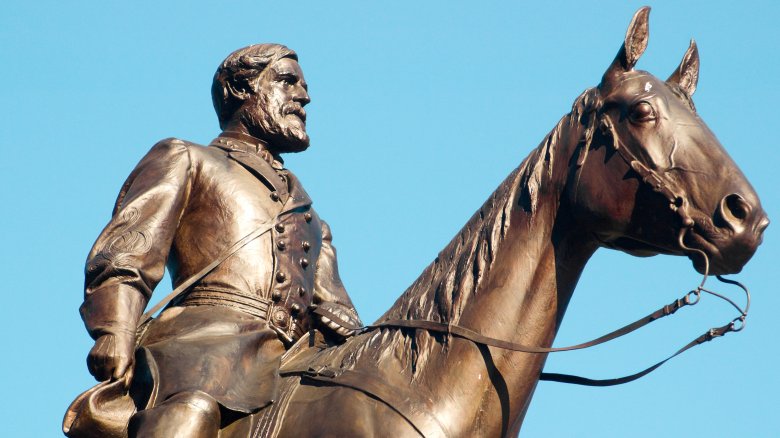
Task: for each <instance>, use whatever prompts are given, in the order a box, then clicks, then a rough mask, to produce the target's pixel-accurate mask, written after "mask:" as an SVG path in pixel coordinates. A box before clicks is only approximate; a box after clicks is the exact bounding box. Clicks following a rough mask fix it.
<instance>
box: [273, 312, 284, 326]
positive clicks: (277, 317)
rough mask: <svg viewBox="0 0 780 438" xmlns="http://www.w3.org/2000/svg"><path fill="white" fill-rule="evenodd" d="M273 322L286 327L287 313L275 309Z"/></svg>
mask: <svg viewBox="0 0 780 438" xmlns="http://www.w3.org/2000/svg"><path fill="white" fill-rule="evenodd" d="M274 322H275V323H276V325H278V326H279V327H286V326H287V313H285V311H284V310H281V309H279V310H277V311H276V312H274Z"/></svg>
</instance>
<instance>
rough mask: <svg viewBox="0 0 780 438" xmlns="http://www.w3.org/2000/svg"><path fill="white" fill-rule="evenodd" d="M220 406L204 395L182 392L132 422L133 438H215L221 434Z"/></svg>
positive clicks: (131, 420) (141, 413)
mask: <svg viewBox="0 0 780 438" xmlns="http://www.w3.org/2000/svg"><path fill="white" fill-rule="evenodd" d="M219 423H220V411H219V404H218V403H217V401H216V400H214V398H212V397H211V396H210V395H208V394H206V393H205V392H202V391H193V392H180V393H178V394H176V395H173V396H171V397H169V398H168V399H167V400H165V401H164V402H162V403H160V404H159V405H157V406H155V407H153V408H151V409H146V410H143V411H140V412H138V413H137V414H135V415H133V418H131V419H130V425H129V429H128V432H129V436H130V437H139V438H140V437H143V438H147V437H149V438H158V437H159V438H163V437H164V438H169V437H170V438H179V437H181V438H184V437H187V438H190V437H194V438H201V437H202V438H214V437H216V436H217V434H218V433H219Z"/></svg>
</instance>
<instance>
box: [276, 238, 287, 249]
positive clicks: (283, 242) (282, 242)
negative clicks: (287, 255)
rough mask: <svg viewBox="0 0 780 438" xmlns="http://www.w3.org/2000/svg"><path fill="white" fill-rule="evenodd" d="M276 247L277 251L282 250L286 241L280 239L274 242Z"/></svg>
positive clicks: (285, 245) (285, 246)
mask: <svg viewBox="0 0 780 438" xmlns="http://www.w3.org/2000/svg"><path fill="white" fill-rule="evenodd" d="M276 247H277V248H279V251H284V249H285V248H287V242H285V241H284V240H280V241H278V242H276Z"/></svg>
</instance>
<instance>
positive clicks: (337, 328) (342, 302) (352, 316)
mask: <svg viewBox="0 0 780 438" xmlns="http://www.w3.org/2000/svg"><path fill="white" fill-rule="evenodd" d="M321 223H322V249H321V250H320V257H319V259H318V260H317V273H316V275H315V276H314V303H315V304H317V305H318V306H321V307H323V308H325V309H327V310H328V311H329V312H330V313H332V314H334V316H337V317H339V318H340V319H341V320H343V321H345V322H347V323H348V324H351V325H353V326H362V325H363V323H362V322H361V321H360V317H359V316H358V313H357V309H355V306H354V305H353V304H352V300H351V299H350V298H349V295H347V291H346V289H345V288H344V284H343V283H342V282H341V277H340V276H339V270H338V262H337V261H336V248H334V247H333V244H332V240H333V236H332V234H331V232H330V227H329V226H328V224H326V223H325V221H322V220H321ZM321 321H322V323H323V324H325V325H326V326H327V327H329V328H330V329H331V330H332V331H334V332H336V333H337V334H339V335H341V336H343V337H346V336H351V335H353V334H354V333H355V332H354V330H350V329H347V328H345V327H343V326H342V325H341V324H340V322H341V321H337V320H333V319H331V318H327V317H321Z"/></svg>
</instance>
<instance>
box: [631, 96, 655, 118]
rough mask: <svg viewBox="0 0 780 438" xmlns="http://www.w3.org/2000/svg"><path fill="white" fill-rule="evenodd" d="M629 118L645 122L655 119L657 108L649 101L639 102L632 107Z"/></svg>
mask: <svg viewBox="0 0 780 438" xmlns="http://www.w3.org/2000/svg"><path fill="white" fill-rule="evenodd" d="M629 118H630V119H631V121H632V122H634V123H644V122H650V121H653V120H655V109H654V108H653V106H652V105H650V104H649V103H647V102H644V101H642V102H639V103H637V104H636V105H634V106H633V107H631V112H630V113H629Z"/></svg>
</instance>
